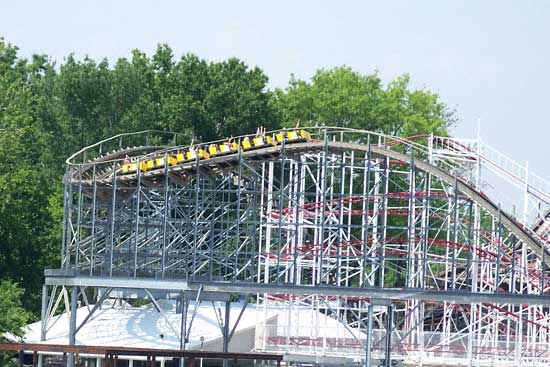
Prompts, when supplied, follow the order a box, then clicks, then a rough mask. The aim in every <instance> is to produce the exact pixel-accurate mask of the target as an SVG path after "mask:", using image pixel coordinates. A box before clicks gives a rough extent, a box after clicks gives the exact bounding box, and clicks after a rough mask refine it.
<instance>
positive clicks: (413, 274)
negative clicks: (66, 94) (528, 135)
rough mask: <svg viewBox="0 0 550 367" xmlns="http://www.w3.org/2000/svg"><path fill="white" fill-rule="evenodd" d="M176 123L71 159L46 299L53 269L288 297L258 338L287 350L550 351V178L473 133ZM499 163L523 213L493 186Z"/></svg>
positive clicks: (444, 355) (407, 356)
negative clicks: (236, 129)
mask: <svg viewBox="0 0 550 367" xmlns="http://www.w3.org/2000/svg"><path fill="white" fill-rule="evenodd" d="M183 140H184V137H182V136H179V135H178V134H174V133H167V132H160V131H146V132H140V133H133V134H121V135H117V136H115V137H112V138H109V139H106V140H104V141H101V142H98V143H96V144H94V145H92V146H89V147H86V148H84V149H82V150H81V151H79V152H77V153H75V154H74V155H73V156H71V157H70V158H69V159H68V160H67V172H66V175H65V178H64V180H65V195H64V201H65V203H64V207H65V211H64V218H63V223H64V225H63V228H64V232H63V244H62V263H61V268H60V269H58V270H55V271H54V270H50V271H47V272H46V285H45V288H44V299H43V316H47V315H48V314H49V313H51V312H52V309H54V308H55V307H53V306H54V301H53V299H54V295H55V294H56V292H57V291H58V290H59V287H61V288H62V289H66V288H67V287H73V290H74V289H76V288H78V287H81V288H82V289H83V288H85V287H89V288H94V289H104V290H105V289H109V290H112V289H119V290H121V289H122V290H124V289H126V290H131V289H133V290H135V289H149V290H150V289H155V290H158V291H160V290H162V291H166V292H171V291H181V292H194V293H193V294H197V292H198V293H199V294H200V293H201V292H205V293H208V292H209V293H212V294H214V293H217V292H218V293H220V294H241V295H251V296H252V298H253V300H254V302H255V303H257V304H258V307H259V309H261V307H264V308H265V310H267V308H268V307H269V306H270V305H280V306H281V305H282V306H284V307H286V308H287V309H288V313H286V316H285V317H283V318H280V319H279V320H278V323H277V324H276V325H274V324H270V323H268V322H267V321H266V318H264V319H263V320H264V321H263V325H262V328H263V334H262V337H261V343H259V345H257V346H256V347H257V348H256V349H257V351H265V352H285V353H286V354H290V355H295V356H296V357H295V359H294V360H295V361H297V363H298V362H300V361H302V362H303V361H311V360H312V359H311V358H314V360H315V361H317V363H320V364H323V363H324V364H329V362H326V361H328V359H327V360H325V362H322V358H329V359H330V358H336V359H338V358H340V359H341V360H340V362H338V363H350V364H354V363H355V364H357V363H365V364H366V365H370V363H371V361H372V360H374V359H377V360H384V361H385V363H386V364H387V365H389V362H388V361H389V360H390V359H393V360H401V361H403V363H411V364H417V363H421V364H426V363H438V364H440V365H442V364H447V365H450V364H464V365H492V364H495V363H498V364H499V365H514V366H515V365H525V366H533V365H547V364H548V363H550V347H549V345H550V332H549V330H550V309H549V305H550V297H549V294H548V291H549V288H550V274H549V270H548V267H547V258H546V257H547V256H548V255H549V247H548V238H547V237H548V232H549V228H550V221H549V220H548V213H549V212H548V207H549V206H550V185H549V186H546V182H545V181H544V180H542V179H540V177H538V176H536V177H535V176H533V174H532V173H529V172H528V171H527V169H525V172H523V171H521V169H522V168H521V166H518V165H515V163H513V161H511V160H507V158H505V157H504V156H503V155H499V154H497V153H496V151H494V150H491V149H489V148H488V147H487V146H486V145H484V144H482V143H481V141H479V140H477V141H473V140H472V141H467V140H460V139H453V138H449V137H436V136H433V135H420V136H415V137H411V138H409V139H403V138H398V137H394V136H389V135H385V134H381V133H376V132H369V131H362V130H354V129H346V128H332V127H306V128H300V129H298V128H296V129H285V130H278V131H271V132H264V131H262V130H261V129H259V130H258V132H257V133H256V134H255V135H249V136H238V137H234V138H231V139H225V140H221V141H214V142H208V143H197V144H195V143H192V144H183V143H184V141H183ZM519 171H521V172H520V173H518V172H519ZM522 172H523V173H524V174H523V173H522ZM495 177H496V178H495ZM487 178H488V180H487ZM497 178H500V179H502V180H503V181H505V182H508V183H509V184H510V185H512V186H513V187H514V188H516V189H519V190H520V193H521V195H522V198H521V199H520V200H521V203H522V204H523V210H522V211H523V213H522V214H521V215H518V214H517V213H516V210H515V208H517V203H516V202H514V203H513V204H512V205H505V203H504V201H502V202H501V201H500V200H499V201H498V202H497V201H496V200H495V198H496V197H498V192H497V195H493V194H492V193H491V192H490V191H491V187H492V185H493V183H494V180H497ZM493 188H494V187H493ZM495 191H499V190H495ZM502 193H504V194H505V195H504V196H506V195H507V194H506V191H505V190H503V191H500V194H502ZM509 196H510V197H511V196H513V195H509ZM107 293H109V292H107ZM98 294H99V295H100V294H101V292H99V293H98ZM103 294H105V292H104V293H103ZM66 295H67V294H66ZM72 295H73V297H72V298H75V297H76V298H79V297H85V296H86V292H84V291H82V292H80V293H78V290H74V291H73V294H72ZM98 297H99V296H98ZM197 297H198V296H197ZM75 302H76V301H75ZM298 308H300V309H303V308H307V309H310V310H311V312H312V313H313V312H317V313H319V312H320V313H321V314H324V315H328V316H330V317H331V318H333V319H335V320H337V321H338V327H336V328H335V329H334V330H332V329H331V330H326V327H327V326H326V325H322V324H319V323H316V322H311V320H309V319H308V321H307V323H305V322H304V321H303V320H302V321H300V320H298V319H296V316H293V312H292V310H293V309H298ZM43 318H46V319H47V317H43ZM46 324H47V322H46ZM185 327H188V326H187V325H186V326H185ZM189 327H190V326H189ZM46 330H47V325H46V326H45V327H44V335H43V338H44V340H47V336H46ZM73 331H74V334H76V329H75V328H73ZM73 336H74V335H73ZM73 341H74V339H73ZM182 347H184V344H182ZM304 356H309V357H308V358H309V359H308V358H306V357H304ZM302 357H303V358H302ZM300 358H302V359H300ZM342 361H343V362H342Z"/></svg>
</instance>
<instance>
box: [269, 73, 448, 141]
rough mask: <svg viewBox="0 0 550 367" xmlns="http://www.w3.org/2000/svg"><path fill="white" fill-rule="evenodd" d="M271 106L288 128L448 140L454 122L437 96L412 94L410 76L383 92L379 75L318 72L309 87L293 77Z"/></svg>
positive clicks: (305, 82) (429, 93)
mask: <svg viewBox="0 0 550 367" xmlns="http://www.w3.org/2000/svg"><path fill="white" fill-rule="evenodd" d="M272 103H273V105H274V107H275V109H276V110H277V112H278V113H279V116H280V117H281V119H282V121H284V123H285V124H286V125H287V126H292V125H294V124H296V123H297V122H301V123H302V124H316V123H319V124H325V125H336V126H342V127H349V128H356V129H366V130H371V131H379V132H385V133H388V134H392V135H400V136H409V135H415V134H421V133H430V132H432V133H434V134H446V133H447V129H448V127H449V126H451V125H452V124H453V123H454V121H455V118H454V114H453V111H451V110H449V108H448V107H447V106H446V105H445V104H444V103H442V102H441V100H440V98H439V96H438V95H437V94H435V93H432V92H429V91H426V90H410V88H409V76H408V75H403V76H401V77H399V78H397V79H396V80H394V81H392V82H390V83H389V84H388V85H387V86H386V87H384V86H383V84H382V81H381V79H380V77H379V76H378V74H376V73H374V74H370V75H362V74H360V73H358V72H356V71H353V70H352V69H351V68H349V67H338V68H334V69H330V70H319V71H317V72H316V73H315V75H314V76H313V78H312V79H311V81H310V82H307V81H304V80H300V79H296V78H294V77H292V78H291V80H290V83H289V86H288V87H287V88H286V89H284V90H282V89H277V90H276V91H275V96H274V98H273V102H272Z"/></svg>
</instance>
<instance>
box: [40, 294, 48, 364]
mask: <svg viewBox="0 0 550 367" xmlns="http://www.w3.org/2000/svg"><path fill="white" fill-rule="evenodd" d="M40 316H41V318H40V341H41V342H43V341H46V332H47V329H46V328H47V326H48V323H47V320H48V317H49V315H48V286H47V285H46V284H44V285H43V286H42V308H41V312H40ZM43 365H44V356H43V355H42V354H39V355H38V366H39V367H43Z"/></svg>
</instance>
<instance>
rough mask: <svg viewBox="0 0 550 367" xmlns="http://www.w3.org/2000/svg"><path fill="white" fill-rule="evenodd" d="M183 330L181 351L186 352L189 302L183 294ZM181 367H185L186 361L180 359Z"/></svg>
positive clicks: (181, 330)
mask: <svg viewBox="0 0 550 367" xmlns="http://www.w3.org/2000/svg"><path fill="white" fill-rule="evenodd" d="M180 297H181V298H180V299H181V301H180V302H181V328H180V350H185V348H186V344H187V338H186V335H187V308H188V307H189V301H188V300H187V299H186V298H185V293H184V292H181V295H180ZM180 367H185V360H184V359H183V357H181V358H180Z"/></svg>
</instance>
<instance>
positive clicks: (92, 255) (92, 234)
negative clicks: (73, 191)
mask: <svg viewBox="0 0 550 367" xmlns="http://www.w3.org/2000/svg"><path fill="white" fill-rule="evenodd" d="M92 187H93V193H92V195H93V197H92V229H91V230H90V237H91V238H90V276H92V275H94V265H95V261H94V260H95V232H96V229H95V221H96V213H97V208H96V206H97V182H96V165H95V164H94V166H93V167H92Z"/></svg>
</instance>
